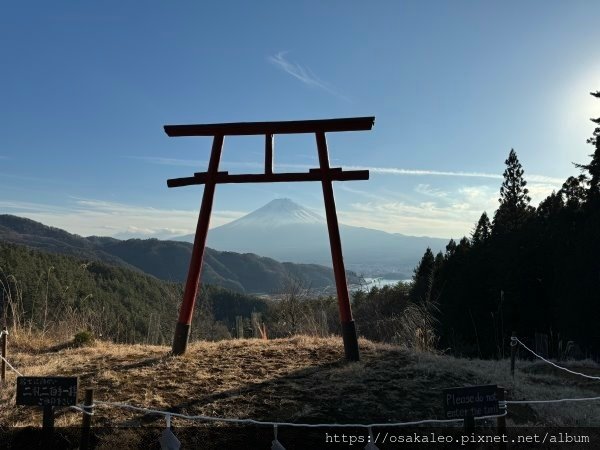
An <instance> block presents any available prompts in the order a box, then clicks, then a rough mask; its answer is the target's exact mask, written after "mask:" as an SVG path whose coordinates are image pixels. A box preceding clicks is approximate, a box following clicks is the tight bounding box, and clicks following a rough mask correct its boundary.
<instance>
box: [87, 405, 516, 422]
mask: <svg viewBox="0 0 600 450" xmlns="http://www.w3.org/2000/svg"><path fill="white" fill-rule="evenodd" d="M96 405H98V406H113V407H116V408H123V409H129V410H131V411H138V412H143V413H145V414H150V415H157V416H163V417H166V416H170V417H177V418H179V419H184V420H202V421H206V422H224V423H237V424H245V425H263V426H273V427H275V426H279V427H281V426H284V427H298V428H367V429H368V428H373V427H402V426H408V425H422V424H428V423H455V422H462V421H463V419H425V420H417V421H413V422H395V423H371V424H363V423H294V422H270V421H262V420H254V419H232V418H226V417H211V416H203V415H193V416H191V415H187V414H180V413H174V412H170V411H161V410H157V409H149V408H143V407H139V406H133V405H129V404H127V403H117V402H103V401H97V402H96ZM507 413H508V411H505V412H504V413H503V414H498V415H492V416H484V417H475V420H483V419H493V418H497V417H504V416H506V415H507Z"/></svg>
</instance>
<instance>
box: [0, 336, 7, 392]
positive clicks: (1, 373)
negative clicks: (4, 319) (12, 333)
mask: <svg viewBox="0 0 600 450" xmlns="http://www.w3.org/2000/svg"><path fill="white" fill-rule="evenodd" d="M7 339H8V330H7V329H6V327H4V328H2V358H6V342H7ZM0 381H2V382H3V383H4V381H6V361H4V359H2V364H0Z"/></svg>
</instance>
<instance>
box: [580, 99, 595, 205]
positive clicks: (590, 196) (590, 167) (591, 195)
mask: <svg viewBox="0 0 600 450" xmlns="http://www.w3.org/2000/svg"><path fill="white" fill-rule="evenodd" d="M590 95H593V96H594V97H597V98H600V91H596V92H590ZM590 120H591V121H592V122H594V123H595V124H596V125H598V126H597V127H596V129H595V130H594V133H593V134H592V137H591V138H589V139H588V140H587V143H588V144H592V145H593V146H594V153H592V154H591V155H590V157H591V158H592V161H591V162H590V163H589V164H575V166H576V167H578V168H580V169H581V170H582V171H584V172H587V173H588V174H589V179H588V182H589V187H588V190H587V194H586V203H588V204H590V203H592V202H594V203H597V202H600V117H598V118H596V119H590ZM587 178H588V177H586V179H587Z"/></svg>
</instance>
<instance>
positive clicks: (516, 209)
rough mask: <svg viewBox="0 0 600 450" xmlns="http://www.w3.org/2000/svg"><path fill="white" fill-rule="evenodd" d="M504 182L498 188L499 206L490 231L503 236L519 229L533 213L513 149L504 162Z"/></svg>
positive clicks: (525, 183) (520, 168)
mask: <svg viewBox="0 0 600 450" xmlns="http://www.w3.org/2000/svg"><path fill="white" fill-rule="evenodd" d="M504 163H505V164H506V169H505V170H504V174H503V175H504V181H503V182H502V186H501V187H500V198H499V199H498V201H499V202H500V206H499V207H498V209H497V210H496V213H495V215H494V224H493V227H492V230H493V232H494V233H498V234H503V233H508V232H511V231H514V230H517V229H519V228H520V227H521V226H522V225H523V223H524V222H525V220H526V219H527V217H528V216H529V215H530V214H531V212H532V211H533V208H532V207H531V206H529V202H530V201H531V197H529V195H527V194H528V193H529V190H528V189H527V188H526V187H525V186H526V185H527V182H526V181H525V178H523V168H522V167H521V163H520V162H519V158H517V153H516V152H515V151H514V149H511V150H510V153H509V154H508V159H507V160H506V161H504Z"/></svg>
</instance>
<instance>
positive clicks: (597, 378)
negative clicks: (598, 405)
mask: <svg viewBox="0 0 600 450" xmlns="http://www.w3.org/2000/svg"><path fill="white" fill-rule="evenodd" d="M510 340H511V345H513V344H512V343H513V342H517V343H519V344H521V345H522V346H523V347H524V348H525V350H528V351H529V352H531V353H532V354H533V355H534V356H536V357H537V358H539V359H541V360H542V361H544V362H545V363H548V364H550V365H552V366H554V367H556V368H557V369H560V370H564V371H565V372H569V373H572V374H573V375H579V376H581V377H585V378H589V379H591V380H598V381H600V377H595V376H592V375H586V374H584V373H580V372H575V371H574V370H571V369H567V368H566V367H561V366H559V365H558V364H555V363H553V362H552V361H548V360H547V359H546V358H544V357H542V356H540V355H538V354H537V353H536V352H534V351H533V350H531V349H530V348H529V347H527V346H526V345H525V344H523V343H522V342H521V341H520V340H519V339H518V338H517V337H516V336H511V338H510ZM515 345H517V344H515Z"/></svg>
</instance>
